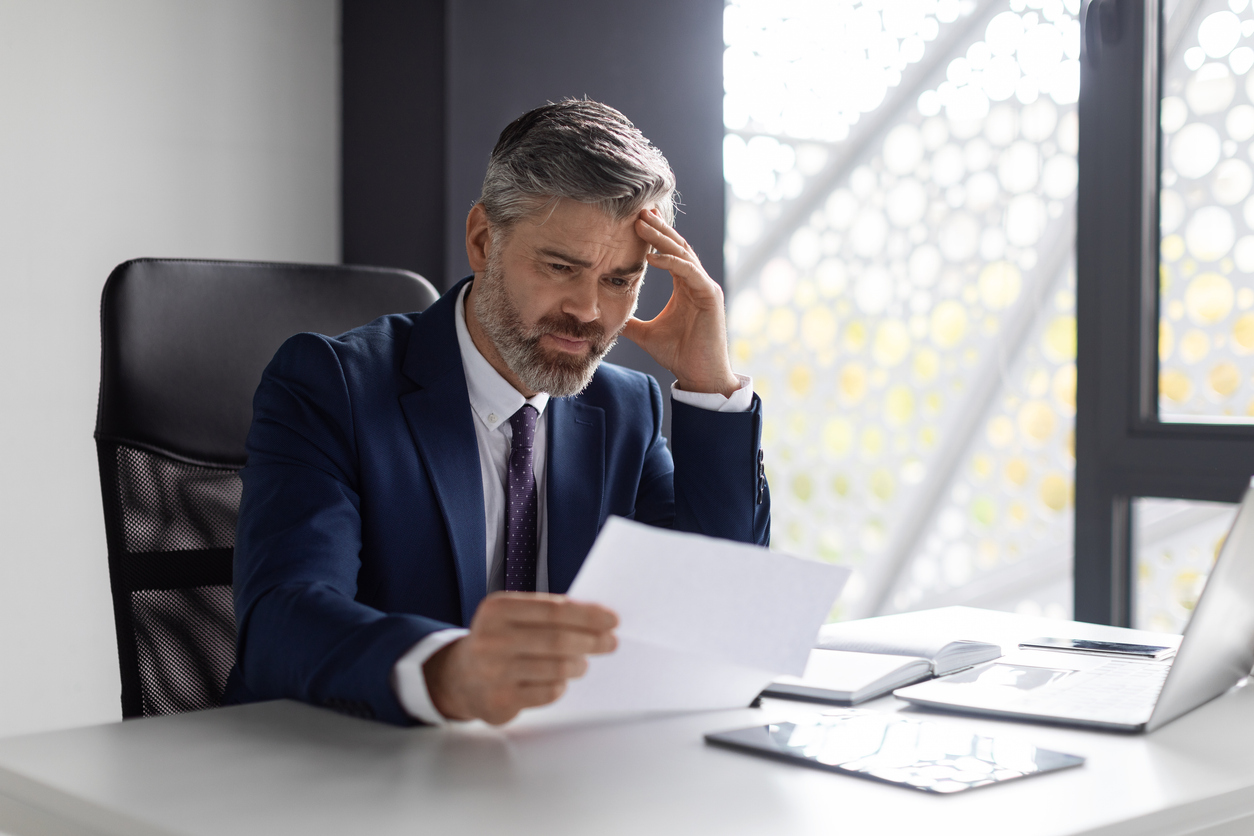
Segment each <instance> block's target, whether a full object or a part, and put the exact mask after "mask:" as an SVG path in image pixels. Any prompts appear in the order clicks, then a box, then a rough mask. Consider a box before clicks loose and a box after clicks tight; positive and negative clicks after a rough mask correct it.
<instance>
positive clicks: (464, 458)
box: [400, 282, 488, 625]
mask: <svg viewBox="0 0 1254 836" xmlns="http://www.w3.org/2000/svg"><path fill="white" fill-rule="evenodd" d="M463 283H464V282H462V283H459V284H458V285H457V286H455V287H454V288H453V289H452V290H450V291H449V292H448V293H446V294H444V296H443V297H441V298H440V300H439V301H437V302H436V303H435V304H434V305H432V306H431V307H430V308H428V309H427V311H426V312H425V313H423V314H422V316H421V317H419V319H418V321H417V322H416V323H415V325H414V328H413V331H411V332H410V340H409V348H408V350H407V351H406V357H405V364H404V367H403V371H404V372H405V375H406V376H407V377H409V378H410V379H411V380H413V381H414V382H415V383H417V384H418V386H419V388H418V390H417V391H414V392H410V393H408V394H406V395H402V396H401V399H400V402H401V409H402V410H403V411H404V413H405V419H406V421H408V422H409V430H410V433H411V435H412V436H413V438H414V443H415V444H416V445H417V447H418V453H419V455H420V456H421V458H422V461H423V464H424V465H425V466H426V469H427V475H428V477H429V478H430V479H431V484H432V487H433V488H434V490H435V495H436V498H437V500H438V501H439V504H440V511H441V513H442V515H443V517H444V524H445V526H446V527H447V528H448V535H449V541H450V542H451V544H452V547H453V557H454V560H455V562H456V565H457V583H458V592H459V594H460V598H461V610H462V623H463V624H465V625H468V624H469V623H470V619H471V617H472V616H473V615H474V613H475V608H476V607H478V606H479V602H480V601H481V600H483V597H484V596H485V595H487V591H488V581H487V567H486V557H485V555H486V554H487V543H486V541H485V538H484V522H483V521H484V509H483V479H482V476H481V475H480V467H479V443H478V441H477V440H476V438H475V428H474V423H473V422H474V416H473V415H472V413H471V410H470V397H469V395H468V394H467V392H466V373H465V371H464V369H463V367H462V361H461V353H460V352H459V351H458V348H457V329H456V325H455V321H454V316H455V308H454V305H455V304H456V302H457V294H458V291H459V290H460V288H461V284H463Z"/></svg>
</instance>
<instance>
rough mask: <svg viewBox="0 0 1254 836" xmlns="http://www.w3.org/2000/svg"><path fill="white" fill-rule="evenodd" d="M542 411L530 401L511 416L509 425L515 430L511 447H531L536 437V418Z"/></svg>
mask: <svg viewBox="0 0 1254 836" xmlns="http://www.w3.org/2000/svg"><path fill="white" fill-rule="evenodd" d="M539 417H540V413H539V412H537V411H536V408H535V407H534V406H532V405H531V404H529V403H525V404H523V405H522V409H520V410H518V411H517V412H515V413H514V414H513V415H511V416H510V419H509V426H510V429H512V430H513V432H514V437H513V440H512V441H511V442H510V446H511V447H530V446H531V443H532V442H533V441H534V440H535V437H536V419H537V418H539Z"/></svg>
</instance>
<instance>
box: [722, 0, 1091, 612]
mask: <svg viewBox="0 0 1254 836" xmlns="http://www.w3.org/2000/svg"><path fill="white" fill-rule="evenodd" d="M1078 12H1079V0H1066V2H1063V0H980V1H979V2H976V1H975V0H966V2H957V1H956V0H892V1H891V2H878V1H877V0H867V2H852V1H851V0H843V2H842V0H732V1H731V2H730V3H729V4H728V5H727V7H726V11H725V39H726V45H727V46H726V52H725V54H724V80H725V88H726V96H725V109H724V114H725V124H726V129H727V133H726V138H725V142H724V165H725V172H726V180H727V187H728V218H727V243H726V259H727V266H728V276H729V279H728V298H729V306H730V313H731V316H730V329H731V341H732V351H733V357H734V360H735V363H736V365H737V366H738V367H739V368H741V369H742V370H744V371H746V372H748V373H751V374H752V375H753V376H754V380H755V384H756V385H757V387H758V389H759V391H760V392H761V393H762V394H763V397H764V398H766V399H768V401H769V407H768V411H767V424H766V426H765V428H764V445H765V447H766V454H767V462H768V471H769V476H770V479H771V484H772V499H773V502H774V511H773V517H774V521H773V525H772V531H773V540H774V543H775V545H776V546H777V547H778V548H781V549H783V550H786V551H790V552H794V553H798V554H804V555H809V556H814V557H820V558H822V559H826V560H831V561H834V562H838V563H842V564H845V565H848V566H851V567H852V568H853V569H854V572H855V574H854V576H853V578H852V579H851V582H850V584H849V585H848V587H847V590H846V594H845V596H844V597H843V598H842V600H841V602H840V603H839V604H838V605H837V607H836V609H835V610H834V612H833V617H834V618H850V617H857V616H863V615H871V614H875V613H879V612H894V611H899V610H905V609H921V608H925V607H931V606H942V605H945V604H951V603H963V604H971V605H978V606H987V607H994V608H1001V609H1014V610H1019V611H1022V612H1044V613H1046V614H1049V615H1052V616H1059V617H1061V616H1067V615H1068V614H1069V613H1070V607H1071V600H1070V599H1071V552H1072V548H1071V530H1072V521H1071V505H1072V496H1073V473H1074V435H1073V429H1072V428H1073V424H1074V412H1075V380H1076V373H1075V292H1074V270H1073V262H1074V259H1073V239H1074V217H1075V213H1074V201H1075V189H1076V159H1075V154H1076V145H1077V135H1078V132H1077V118H1076V100H1077V97H1078V92H1079V78H1080V69H1079V60H1078V59H1079V51H1080V26H1079V23H1078V21H1077V14H1078Z"/></svg>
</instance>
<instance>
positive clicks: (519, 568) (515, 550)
mask: <svg viewBox="0 0 1254 836" xmlns="http://www.w3.org/2000/svg"><path fill="white" fill-rule="evenodd" d="M539 417H540V413H539V412H537V411H536V408H535V407H534V406H532V405H531V404H523V407H522V409H520V410H518V411H517V412H515V413H514V414H513V416H512V417H510V419H509V425H510V427H511V428H512V429H513V433H514V434H513V439H512V440H511V441H510V447H509V474H508V478H507V479H506V485H505V493H506V505H505V589H506V590H509V591H514V592H535V591H536V474H535V470H534V469H533V467H532V459H531V444H532V442H533V441H534V440H535V437H536V419H538V418H539Z"/></svg>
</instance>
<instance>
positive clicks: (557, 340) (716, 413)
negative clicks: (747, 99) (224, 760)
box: [227, 101, 770, 723]
mask: <svg viewBox="0 0 1254 836" xmlns="http://www.w3.org/2000/svg"><path fill="white" fill-rule="evenodd" d="M674 189H675V181H674V175H673V174H672V173H671V170H670V166H669V165H668V164H667V162H666V160H665V158H664V157H663V156H662V155H661V153H660V152H659V151H658V150H657V149H656V148H655V147H653V146H652V145H651V144H650V143H649V142H648V140H647V139H645V138H644V136H643V135H642V134H640V132H639V131H638V130H636V128H635V127H634V126H633V125H632V124H631V123H630V122H629V121H628V120H627V119H626V118H625V117H624V116H623V115H622V114H621V113H619V112H618V111H616V110H614V109H612V108H609V107H607V106H605V105H602V104H598V103H595V102H588V101H567V102H562V103H560V104H556V105H548V106H546V107H542V108H539V109H537V110H534V111H531V112H530V113H527V114H525V115H524V116H522V117H520V118H519V119H518V120H516V121H515V122H513V123H512V124H511V125H509V126H508V127H507V128H506V129H505V131H504V132H503V133H502V134H501V138H500V140H499V141H498V143H497V145H496V148H495V150H494V151H493V152H492V157H491V159H490V161H489V165H488V171H487V175H486V176H485V179H484V185H483V192H482V197H481V199H480V201H479V202H478V203H477V204H476V205H475V207H474V208H473V209H472V210H471V212H470V214H469V216H468V218H467V220H466V250H467V254H468V256H469V259H470V265H471V268H472V269H473V271H474V275H473V276H472V277H471V278H470V279H467V280H463V281H462V282H461V283H459V284H458V285H457V286H455V287H454V288H453V289H452V290H450V291H449V292H448V293H447V294H445V295H444V296H443V297H442V298H441V299H440V300H439V301H438V302H437V303H436V304H434V305H432V306H431V307H430V308H429V309H428V310H427V311H425V312H424V313H422V314H421V315H419V314H410V315H399V314H398V315H392V316H386V317H382V318H380V319H378V320H376V321H375V322H372V323H370V324H369V325H366V326H363V327H361V328H357V329H354V330H352V331H349V332H347V333H345V334H342V335H340V336H339V337H335V338H329V337H322V336H319V335H313V334H302V335H298V336H296V337H293V338H292V339H290V340H289V341H288V342H287V343H286V344H285V345H284V346H283V347H282V348H281V349H280V350H279V352H278V353H277V354H276V355H275V358H274V360H273V361H272V362H271V364H270V366H269V367H268V368H267V369H266V372H265V374H264V375H263V378H262V382H261V385H260V387H259V388H258V390H257V395H256V398H255V400H254V417H253V426H252V430H251V431H250V433H249V438H248V466H247V467H246V468H245V469H244V470H243V472H242V476H243V481H244V495H243V500H242V502H241V506H240V517H239V526H238V531H237V537H236V547H235V612H236V620H237V624H238V648H237V649H238V655H237V663H236V668H235V669H234V670H233V671H232V675H231V680H230V682H229V683H228V694H227V699H228V701H246V700H250V699H266V698H275V697H289V698H294V699H300V700H305V701H308V702H313V703H316V704H320V705H326V706H329V707H332V708H336V709H338V710H341V711H345V712H348V713H354V714H360V715H363V716H370V717H376V718H378V719H382V720H386V721H389V722H394V723H408V722H414V721H416V720H417V721H423V722H430V723H438V722H442V721H444V720H446V719H472V718H481V719H484V720H487V721H489V722H492V723H503V722H506V721H508V720H509V719H511V718H512V717H514V716H515V715H516V714H517V713H518V712H519V711H520V710H522V709H523V708H526V707H529V706H537V705H543V704H545V703H548V702H552V701H553V700H555V699H557V698H558V697H559V696H560V695H561V694H562V692H563V690H564V688H565V685H566V682H567V681H568V680H569V679H571V678H573V677H577V676H579V675H581V674H582V673H583V672H584V670H585V669H586V667H587V658H586V657H587V656H588V655H589V654H594V653H605V652H609V651H611V650H613V648H614V642H615V640H614V636H613V629H614V627H615V626H616V624H617V620H616V617H615V615H614V614H613V613H612V612H610V611H608V610H606V609H605V608H603V607H600V606H597V605H595V604H592V603H586V602H575V601H571V600H569V599H567V598H565V597H564V596H562V595H561V593H563V592H565V591H566V589H567V588H569V586H570V583H571V581H572V580H573V579H574V576H575V574H576V572H577V571H578V569H579V566H580V564H581V563H582V561H583V559H584V558H585V557H586V556H587V553H588V550H589V549H590V548H591V545H592V542H593V540H594V539H595V537H596V534H597V532H598V531H599V529H600V527H601V525H602V524H603V523H604V522H605V519H606V518H607V516H608V515H609V514H618V515H621V516H626V517H634V518H635V519H636V520H638V521H641V522H645V523H649V524H653V525H661V526H670V527H674V528H677V529H682V530H687V531H697V532H701V533H705V534H710V535H714V536H720V537H728V538H733V539H738V540H743V541H747V542H756V543H760V544H763V545H765V544H766V542H767V540H768V537H769V524H770V505H769V500H768V497H767V493H766V485H765V481H764V479H763V478H762V476H761V469H760V456H759V452H758V450H759V446H758V444H759V436H760V427H761V404H760V401H759V400H758V398H757V397H756V396H755V395H754V394H753V392H752V388H751V385H750V382H749V381H748V379H747V378H743V377H738V376H737V375H735V374H733V372H732V370H731V366H730V362H729V360H728V355H727V335H726V325H725V320H724V313H723V297H722V292H721V290H720V289H719V287H718V285H717V284H716V283H715V282H713V281H712V280H711V279H710V277H709V276H708V275H707V274H706V273H705V271H704V270H703V269H702V268H701V263H700V261H699V260H698V259H697V257H696V255H695V253H693V251H692V249H691V248H690V247H689V246H688V245H687V243H686V242H685V241H684V240H683V238H681V237H680V236H679V235H678V233H676V232H675V231H674V229H672V228H671V226H670V220H671V217H672V213H673V201H674V193H675V192H674ZM650 264H651V265H653V266H655V267H657V268H660V269H663V270H667V271H669V272H670V274H671V276H672V277H673V279H674V291H673V294H672V296H671V299H670V301H669V302H668V304H667V305H666V307H665V309H664V310H663V311H662V313H661V314H660V315H659V316H658V317H657V318H655V319H653V320H651V321H649V322H643V321H640V320H638V319H635V318H634V317H633V316H632V314H633V312H634V311H635V306H636V300H637V297H638V294H639V291H640V285H641V282H642V281H643V278H644V273H645V269H646V267H647V265H650ZM620 334H622V335H625V336H627V337H628V338H629V339H632V340H634V341H635V342H636V343H638V344H639V345H640V346H642V347H643V348H644V349H645V350H646V351H648V352H649V353H650V354H651V355H652V356H653V357H654V358H655V359H657V361H658V362H659V363H660V364H661V365H662V366H664V367H665V368H667V369H669V370H670V371H671V372H672V373H673V374H674V375H675V376H676V378H677V384H676V387H675V388H674V389H673V390H672V400H673V402H674V414H673V428H672V430H673V431H672V443H673V446H674V457H673V460H672V455H671V452H670V451H669V450H668V449H667V445H666V440H665V439H664V438H662V436H661V417H662V399H661V392H660V390H659V388H658V385H657V382H656V381H654V380H653V379H652V378H650V377H648V376H646V375H643V374H639V373H637V372H632V371H628V370H626V369H621V368H618V367H615V366H612V365H608V364H601V358H602V357H603V356H604V355H605V353H606V352H607V351H609V349H610V348H611V347H612V346H613V344H614V341H615V340H616V339H617V337H618V336H619V335H620ZM656 581H657V583H666V579H665V578H657V579H656ZM489 593H490V594H489Z"/></svg>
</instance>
